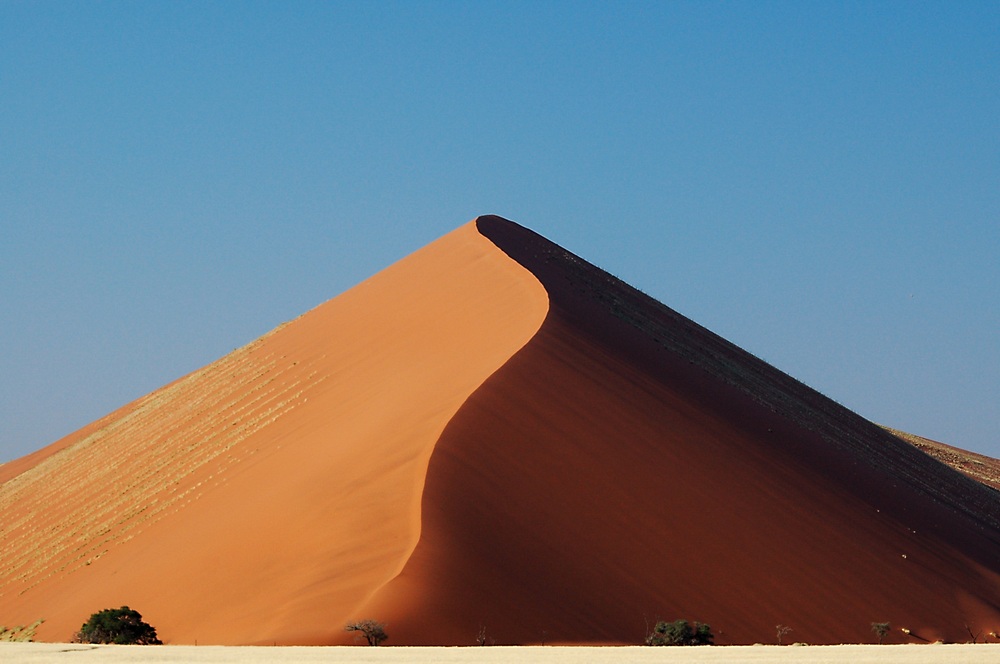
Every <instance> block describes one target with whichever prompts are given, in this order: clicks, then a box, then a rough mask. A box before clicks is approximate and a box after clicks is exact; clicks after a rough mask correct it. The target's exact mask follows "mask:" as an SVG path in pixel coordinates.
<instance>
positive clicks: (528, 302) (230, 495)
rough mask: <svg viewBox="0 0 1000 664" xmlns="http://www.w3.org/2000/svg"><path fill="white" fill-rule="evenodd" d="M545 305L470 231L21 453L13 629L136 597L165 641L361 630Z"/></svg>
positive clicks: (7, 579)
mask: <svg viewBox="0 0 1000 664" xmlns="http://www.w3.org/2000/svg"><path fill="white" fill-rule="evenodd" d="M547 307H548V300H547V296H546V294H545V291H544V289H543V288H542V287H541V286H540V284H539V283H538V282H537V280H536V279H535V278H534V277H533V276H532V275H531V274H530V273H529V272H527V271H526V270H524V268H522V267H521V266H519V265H518V264H517V263H515V262H514V261H512V260H511V259H510V258H509V257H507V256H506V255H505V254H503V253H502V252H500V251H499V250H498V249H497V248H496V246H495V245H494V244H493V243H491V242H490V241H488V240H486V239H485V238H484V237H483V236H482V235H480V233H479V232H478V231H477V229H476V226H475V224H474V223H469V224H467V225H465V226H463V227H461V228H459V229H458V230H456V231H454V232H452V233H450V234H448V235H446V236H445V237H443V238H441V239H440V240H438V241H436V242H434V243H432V244H430V245H428V246H427V247H425V248H423V249H421V250H420V251H417V252H416V253H414V254H412V255H410V256H409V257H407V258H405V259H403V260H402V261H400V262H398V263H396V264H394V265H393V266H391V267H390V268H388V269H386V270H384V271H383V272H381V273H379V274H377V275H376V276H374V277H372V278H371V279H369V280H367V281H365V282H363V283H361V284H360V285H358V286H356V287H355V288H353V289H351V290H350V291H348V292H346V293H344V294H342V295H340V296H339V297H337V298H334V299H333V300H331V301H329V302H327V303H325V304H323V305H320V306H319V307H317V308H316V309H314V310H312V311H310V312H309V313H307V314H305V315H304V316H302V317H300V318H298V319H296V320H295V321H292V322H291V323H288V324H286V325H285V326H282V327H281V328H279V329H277V330H275V331H274V332H272V333H269V334H268V335H266V336H265V337H262V338H261V339H259V340H258V341H256V342H254V343H252V344H250V345H248V346H246V347H244V348H241V349H238V350H237V351H234V353H233V354H231V355H229V356H227V357H225V358H223V359H222V360H219V361H218V362H216V363H214V364H212V365H209V366H208V367H205V368H204V369H202V370H199V371H197V372H195V373H193V374H191V375H190V376H187V377H185V378H183V379H181V380H179V381H176V382H175V383H172V384H171V385H168V386H166V387H164V388H162V389H161V390H158V391H157V392H154V393H152V394H151V395H149V396H147V397H144V398H142V399H140V400H138V401H136V402H135V403H133V404H130V405H129V406H126V407H124V408H122V409H121V410H119V411H117V412H116V413H113V414H112V415H109V416H108V417H106V418H103V419H102V420H99V421H98V422H95V423H94V424H93V425H90V426H88V427H86V428H84V429H82V430H81V431H79V432H77V433H76V434H74V435H71V436H68V437H67V438H65V439H63V440H61V441H58V442H57V443H55V444H53V445H52V446H50V448H46V449H45V450H41V451H40V452H38V453H36V454H34V455H30V456H29V457H26V458H25V459H23V460H18V461H15V462H12V463H10V464H6V465H5V466H4V467H3V469H2V471H3V472H4V474H5V480H6V481H4V482H3V483H2V484H0V524H3V527H4V529H3V531H2V532H0V566H2V568H0V622H3V623H4V624H19V623H24V624H27V623H30V622H33V621H34V620H35V619H37V618H44V619H45V623H44V624H43V625H42V626H41V627H40V628H39V629H38V633H37V636H36V638H37V639H38V640H42V641H48V640H51V641H65V640H67V639H68V638H70V636H71V635H72V634H73V632H75V630H76V629H78V628H79V626H80V624H81V623H82V622H83V621H84V620H85V619H86V617H87V616H88V615H89V614H90V613H91V612H93V611H96V610H98V609H101V608H106V607H111V606H120V605H122V604H128V605H129V606H132V607H133V608H137V609H139V610H140V611H141V612H142V613H143V616H144V618H145V619H146V620H148V621H149V622H151V623H152V624H154V625H155V626H156V627H157V629H158V631H159V633H160V636H161V638H163V639H164V641H166V642H169V643H175V644H181V643H195V642H198V643H201V644H206V643H215V644H252V643H267V644H271V643H279V644H280V643H295V644H320V643H337V642H343V641H344V640H345V638H348V637H345V634H344V632H343V629H342V628H343V624H344V623H345V622H346V621H347V620H348V619H350V618H352V617H353V616H354V610H355V609H356V608H357V607H360V606H362V605H364V604H365V602H366V600H367V598H369V597H370V596H371V595H372V594H373V593H374V592H375V591H376V590H377V589H378V588H379V587H381V586H382V585H383V584H385V583H386V582H387V581H388V580H389V579H391V578H393V577H394V576H395V575H396V574H397V573H398V572H399V570H400V569H401V568H402V566H403V564H404V563H405V561H406V560H407V558H408V557H409V555H410V553H411V551H412V549H413V547H414V546H415V545H416V542H417V541H418V538H419V533H420V528H421V524H420V497H421V495H422V491H423V483H424V479H425V475H426V466H427V462H428V459H429V457H430V454H431V451H432V450H433V448H434V445H435V443H436V442H437V440H438V438H439V435H440V433H441V431H442V430H443V429H444V427H445V425H446V424H447V422H448V421H449V420H450V419H451V417H452V416H453V415H454V413H455V412H456V411H457V410H458V409H459V407H460V406H461V404H462V403H463V402H464V401H465V400H466V398H467V397H468V396H469V395H470V394H471V393H472V392H474V390H475V389H476V388H477V387H478V386H479V385H480V384H482V382H483V381H484V380H485V379H486V378H487V377H488V376H489V375H491V374H492V373H493V372H494V371H495V370H496V369H497V368H499V367H500V366H502V365H503V364H504V362H505V361H507V359H508V358H509V357H511V356H512V355H513V354H514V353H515V352H516V351H517V350H518V349H519V348H520V347H521V346H523V344H524V343H526V342H527V341H528V340H529V339H530V338H531V337H532V336H533V335H534V334H535V332H536V331H537V329H538V327H539V326H540V324H541V322H542V320H543V319H544V317H545V313H546V311H547ZM195 506H196V507H195Z"/></svg>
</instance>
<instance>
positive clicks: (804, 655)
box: [0, 643, 1000, 664]
mask: <svg viewBox="0 0 1000 664" xmlns="http://www.w3.org/2000/svg"><path fill="white" fill-rule="evenodd" d="M0 661H3V662H17V663H18V664H20V663H22V662H23V663H25V664H29V663H30V664H60V663H63V662H72V663H76V662H80V663H86V662H102V663H108V664H147V663H151V664H152V663H163V662H205V663H212V664H234V663H236V662H240V663H243V662H249V663H254V662H274V663H276V664H294V663H297V662H332V663H335V664H339V663H347V662H350V663H355V662H357V663H364V662H372V663H374V664H382V663H386V664H396V663H398V664H438V663H440V664H492V663H493V662H505V663H507V662H509V663H512V664H529V663H530V664H569V663H571V662H572V663H574V664H605V663H607V664H616V663H618V662H621V663H629V664H631V663H633V662H634V663H636V664H642V663H644V662H665V663H667V664H688V663H691V664H702V663H704V664H721V663H723V662H727V663H728V662H749V663H751V664H781V663H784V662H795V663H796V664H959V663H961V664H975V663H978V662H997V661H1000V644H977V645H972V644H961V645H940V644H934V645H885V646H874V645H840V646H784V647H780V646H717V647H713V648H648V647H642V646H632V647H585V646H584V647H581V646H497V647H490V648H476V647H466V648H462V647H452V648H445V647H391V646H390V647H383V648H367V647H349V646H347V647H345V646H339V647H338V646H335V647H308V646H298V647H281V646H279V647H275V648H271V647H265V646H246V647H233V646H200V647H199V646H88V645H81V644H65V643H0Z"/></svg>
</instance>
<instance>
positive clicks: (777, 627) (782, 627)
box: [774, 625, 792, 646]
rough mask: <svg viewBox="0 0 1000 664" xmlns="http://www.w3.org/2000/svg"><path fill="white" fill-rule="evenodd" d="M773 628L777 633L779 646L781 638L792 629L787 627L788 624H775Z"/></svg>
mask: <svg viewBox="0 0 1000 664" xmlns="http://www.w3.org/2000/svg"><path fill="white" fill-rule="evenodd" d="M774 629H775V632H776V633H777V635H778V645H779V646H780V645H781V640H782V639H784V638H785V634H788V633H789V632H790V631H792V628H791V627H789V626H788V625H775V627H774Z"/></svg>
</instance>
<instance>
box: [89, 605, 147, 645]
mask: <svg viewBox="0 0 1000 664" xmlns="http://www.w3.org/2000/svg"><path fill="white" fill-rule="evenodd" d="M76 640H77V641H79V642H80V643H115V644H118V645H136V646H158V645H161V644H162V641H160V640H159V639H158V638H156V630H155V629H154V628H153V626H152V625H150V624H149V623H146V622H143V620H142V615H141V614H140V613H139V612H138V611H136V610H134V609H130V608H128V607H127V606H123V607H121V608H120V609H104V610H103V611H98V612H97V613H94V614H92V615H91V616H90V619H89V620H87V622H85V623H83V626H82V627H81V628H80V631H79V632H77V633H76Z"/></svg>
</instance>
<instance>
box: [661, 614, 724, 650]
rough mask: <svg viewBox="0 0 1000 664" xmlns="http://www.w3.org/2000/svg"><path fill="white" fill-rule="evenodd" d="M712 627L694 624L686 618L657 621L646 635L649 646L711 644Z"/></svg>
mask: <svg viewBox="0 0 1000 664" xmlns="http://www.w3.org/2000/svg"><path fill="white" fill-rule="evenodd" d="M713 638H714V637H713V636H712V628H711V627H710V626H708V625H703V624H701V623H698V622H696V623H695V624H694V626H692V625H691V624H689V623H688V621H686V620H675V621H674V622H670V623H668V622H666V621H663V620H661V621H660V622H658V623H656V627H654V628H653V631H652V633H651V634H650V635H649V636H647V637H646V645H647V646H710V645H712V639H713Z"/></svg>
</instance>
